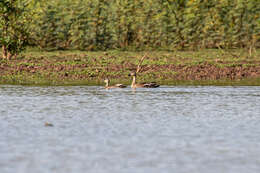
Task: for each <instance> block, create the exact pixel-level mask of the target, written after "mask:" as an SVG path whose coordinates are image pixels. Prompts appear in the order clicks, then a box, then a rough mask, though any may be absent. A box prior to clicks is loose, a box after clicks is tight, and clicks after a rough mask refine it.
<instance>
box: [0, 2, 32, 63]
mask: <svg viewBox="0 0 260 173" xmlns="http://www.w3.org/2000/svg"><path fill="white" fill-rule="evenodd" d="M28 4H29V3H27V2H26V1H21V0H1V1H0V45H1V46H2V56H3V58H6V59H11V58H12V57H13V56H16V55H17V54H18V53H20V52H21V51H22V50H23V49H24V48H25V47H26V46H27V45H28V40H29V36H28V30H29V26H28V25H27V24H28V22H29V21H30V20H29V14H30V12H31V11H30V10H29V8H28V7H29V6H28Z"/></svg>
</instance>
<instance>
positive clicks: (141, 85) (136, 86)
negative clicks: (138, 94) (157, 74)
mask: <svg viewBox="0 0 260 173" xmlns="http://www.w3.org/2000/svg"><path fill="white" fill-rule="evenodd" d="M128 76H132V77H133V81H132V84H131V88H157V87H159V86H160V85H158V84H157V83H155V82H151V83H140V84H137V83H135V82H136V72H131V73H130V74H129V75H128Z"/></svg>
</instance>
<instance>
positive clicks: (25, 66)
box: [0, 58, 260, 84]
mask: <svg viewBox="0 0 260 173" xmlns="http://www.w3.org/2000/svg"><path fill="white" fill-rule="evenodd" d="M75 61H81V60H78V59H77V60H75ZM57 62H58V63H57ZM66 62H67V60H62V59H61V60H58V61H56V62H55V63H54V62H53V61H49V60H48V59H44V58H43V59H30V60H25V59H20V60H19V59H18V60H12V61H10V62H3V61H2V62H0V82H1V83H5V81H6V78H5V77H6V76H9V77H10V76H11V77H12V76H18V75H20V76H19V77H17V78H20V77H21V76H36V74H37V75H38V76H40V78H46V79H47V80H51V81H60V82H59V83H60V84H62V82H64V81H66V80H67V81H73V80H77V81H83V80H84V81H88V80H96V81H103V79H104V78H105V77H110V78H113V79H117V80H126V79H128V77H127V75H126V74H127V73H128V72H129V71H133V70H135V69H136V64H134V63H132V62H128V61H125V62H123V63H121V64H109V66H107V65H104V64H102V63H99V62H98V63H96V64H95V65H93V64H88V63H85V62H82V63H80V64H70V63H69V64H66ZM151 74H152V77H151V79H155V80H157V79H158V81H163V80H168V81H169V80H198V81H200V80H221V79H228V80H240V79H247V78H260V61H252V60H251V61H245V60H242V61H236V63H232V62H228V61H220V60H216V61H214V62H213V63H212V62H203V63H199V64H195V65H194V64H180V65H175V64H169V65H166V64H164V65H159V64H153V65H152V64H151V65H142V66H141V70H140V74H139V76H140V77H139V80H140V81H142V80H147V79H149V75H151ZM147 76H148V77H147ZM1 77H2V79H1ZM21 80H23V79H21ZM7 82H8V81H7Z"/></svg>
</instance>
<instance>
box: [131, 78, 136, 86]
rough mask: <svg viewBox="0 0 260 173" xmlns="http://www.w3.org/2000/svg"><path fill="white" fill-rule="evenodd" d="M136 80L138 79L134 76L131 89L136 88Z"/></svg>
mask: <svg viewBox="0 0 260 173" xmlns="http://www.w3.org/2000/svg"><path fill="white" fill-rule="evenodd" d="M135 80H136V77H135V76H133V81H132V85H131V87H132V88H134V87H135Z"/></svg>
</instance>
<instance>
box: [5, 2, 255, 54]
mask: <svg viewBox="0 0 260 173" xmlns="http://www.w3.org/2000/svg"><path fill="white" fill-rule="evenodd" d="M0 4H2V5H1V6H2V7H1V13H0V14H1V15H0V16H1V17H0V21H1V22H0V23H1V24H0V25H1V26H2V27H1V29H0V30H1V32H2V36H3V34H4V35H5V34H6V31H5V30H6V29H5V27H6V26H8V24H7V23H6V22H7V21H10V22H12V23H13V25H12V27H11V26H10V27H11V28H14V27H13V26H15V28H16V30H15V31H14V32H16V34H15V35H19V34H18V33H28V32H24V31H29V32H30V35H29V37H28V38H27V39H26V40H28V41H29V43H30V45H31V46H38V47H40V48H41V49H45V50H64V49H70V50H71V49H73V50H75V49H76V50H83V51H89V50H96V51H97V50H98V51H99V50H115V49H117V50H118V49H120V50H130V51H137V50H183V49H188V50H197V49H201V48H219V49H230V48H240V49H241V48H244V49H245V50H247V52H248V53H249V55H250V56H251V55H252V54H253V53H254V52H255V48H256V47H260V15H259V14H260V1H259V0H203V1H201V0H110V1H107V0H3V1H1V3H0ZM6 4H9V5H6ZM10 4H12V5H10ZM12 8H14V9H15V10H9V9H12ZM3 9H4V10H3ZM5 16H8V18H6V17H5ZM28 16H30V18H28ZM21 28H22V31H23V32H20V30H18V29H21ZM4 37H6V36H4ZM19 38H20V36H19ZM5 40H6V39H5ZM11 40H15V39H14V37H12V38H11ZM19 40H24V39H19ZM0 44H2V45H3V42H2V43H0Z"/></svg>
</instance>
